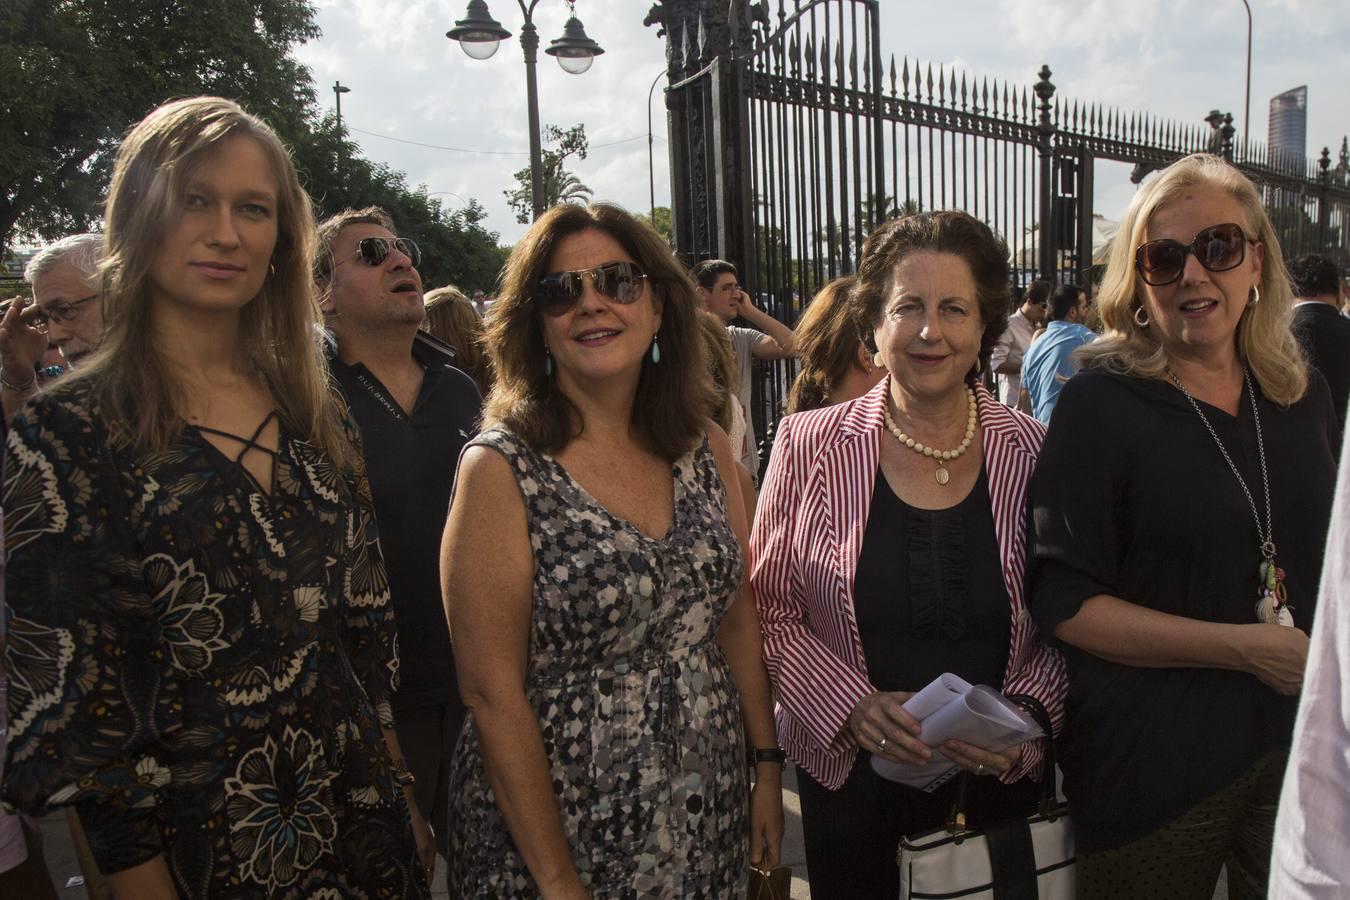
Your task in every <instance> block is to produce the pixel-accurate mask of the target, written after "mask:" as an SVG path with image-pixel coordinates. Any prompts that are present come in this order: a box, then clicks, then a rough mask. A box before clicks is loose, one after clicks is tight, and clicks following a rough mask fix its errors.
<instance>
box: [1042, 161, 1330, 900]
mask: <svg viewBox="0 0 1350 900" xmlns="http://www.w3.org/2000/svg"><path fill="white" fill-rule="evenodd" d="M1100 298H1101V312H1102V319H1103V322H1104V324H1105V333H1104V334H1103V336H1102V337H1101V338H1100V339H1098V340H1097V341H1096V342H1094V343H1092V344H1089V345H1087V346H1086V347H1085V348H1084V350H1083V351H1081V352H1082V353H1083V355H1084V356H1085V358H1086V362H1085V369H1084V371H1082V372H1080V373H1079V374H1077V375H1075V376H1074V377H1073V378H1072V379H1070V380H1069V382H1068V383H1067V384H1066V385H1065V387H1064V391H1063V393H1062V394H1061V395H1060V400H1059V404H1058V406H1057V407H1056V409H1055V415H1054V418H1053V419H1052V421H1051V425H1050V430H1049V433H1048V434H1047V436H1046V439H1045V445H1044V447H1043V448H1042V450H1041V456H1040V461H1039V463H1038V466H1037V471H1036V475H1035V478H1034V479H1033V483H1032V490H1031V494H1032V503H1033V507H1034V514H1035V547H1034V560H1033V564H1032V568H1031V573H1030V580H1031V585H1032V588H1031V608H1032V612H1033V614H1034V615H1035V616H1036V618H1037V621H1038V623H1039V625H1040V627H1041V630H1042V631H1043V632H1045V633H1046V634H1052V635H1054V637H1055V638H1056V639H1058V642H1059V645H1060V646H1061V648H1062V649H1063V651H1064V654H1065V660H1066V662H1067V665H1068V668H1069V676H1070V690H1069V697H1068V701H1067V722H1066V725H1065V730H1064V733H1065V739H1064V747H1063V750H1064V752H1063V753H1062V755H1061V760H1062V764H1063V769H1064V774H1065V781H1064V788H1065V792H1066V793H1067V795H1068V798H1069V801H1070V803H1071V804H1072V805H1073V806H1074V824H1075V828H1076V830H1077V833H1078V872H1079V892H1080V896H1088V897H1109V896H1122V897H1141V896H1168V897H1197V898H1208V897H1210V896H1212V894H1213V891H1214V883H1215V881H1216V879H1217V877H1218V873H1219V869H1220V867H1221V866H1223V865H1225V864H1227V866H1228V885H1229V896H1231V897H1257V896H1265V884H1266V878H1267V875H1268V872H1269V857H1270V837H1271V828H1272V826H1273V823H1274V815H1275V805H1276V803H1277V802H1278V797H1279V789H1280V780H1281V777H1282V774H1283V768H1284V758H1285V752H1286V750H1287V748H1288V746H1289V741H1290V735H1291V728H1292V723H1293V715H1294V710H1295V705H1296V702H1297V695H1298V692H1299V686H1300V683H1301V681H1302V678H1303V666H1304V662H1305V657H1306V653H1307V647H1308V638H1307V634H1306V632H1307V630H1308V629H1309V628H1310V626H1311V624H1312V619H1313V615H1314V603H1315V600H1316V589H1317V583H1318V577H1319V573H1320V570H1321V564H1322V552H1323V543H1324V540H1325V537H1326V528H1327V522H1328V515H1329V507H1330V499H1331V492H1332V487H1333V484H1334V480H1335V463H1334V459H1333V453H1332V448H1331V438H1330V435H1331V434H1332V432H1333V430H1334V428H1335V423H1334V418H1333V414H1332V410H1331V403H1330V400H1329V395H1328V392H1327V388H1326V384H1325V382H1323V381H1322V380H1321V378H1320V377H1319V376H1316V375H1313V376H1311V377H1310V375H1309V373H1308V370H1307V368H1306V366H1305V365H1304V362H1303V358H1302V356H1301V355H1300V354H1299V351H1298V347H1297V345H1296V343H1295V341H1294V338H1293V335H1292V334H1291V333H1290V330H1289V318H1290V307H1291V297H1290V289H1289V282H1288V277H1287V275H1286V273H1285V269H1284V265H1283V263H1282V262H1281V259H1280V249H1279V243H1278V241H1277V239H1276V238H1275V235H1274V233H1273V230H1272V228H1271V225H1270V221H1269V219H1268V218H1267V216H1266V214H1265V211H1264V210H1263V209H1262V207H1261V203H1260V197H1259V195H1258V194H1257V192H1256V189H1255V188H1254V187H1253V186H1252V184H1251V182H1249V181H1248V180H1247V179H1246V178H1245V177H1244V176H1243V175H1242V174H1241V173H1239V172H1238V171H1237V170H1236V169H1234V168H1232V167H1231V166H1229V165H1228V164H1227V163H1225V162H1224V161H1222V160H1220V159H1218V158H1217V157H1213V156H1206V155H1196V156H1191V157H1188V158H1186V159H1184V160H1182V161H1180V162H1178V163H1176V164H1174V165H1173V166H1171V167H1170V168H1168V169H1167V170H1165V171H1164V172H1163V173H1162V174H1161V175H1160V176H1158V178H1157V179H1156V180H1155V181H1153V182H1151V183H1150V184H1148V185H1146V186H1145V187H1144V188H1143V189H1142V190H1141V191H1140V192H1139V193H1138V194H1137V195H1136V196H1135V199H1134V201H1133V202H1132V203H1131V205H1130V208H1129V210H1128V211H1127V212H1126V214H1125V217H1124V220H1123V221H1122V223H1121V229H1120V237H1119V238H1118V242H1117V244H1116V247H1115V249H1114V251H1113V255H1112V257H1111V260H1110V264H1109V266H1108V269H1107V273H1106V278H1105V281H1104V282H1103V284H1102V290H1101V295H1100Z"/></svg>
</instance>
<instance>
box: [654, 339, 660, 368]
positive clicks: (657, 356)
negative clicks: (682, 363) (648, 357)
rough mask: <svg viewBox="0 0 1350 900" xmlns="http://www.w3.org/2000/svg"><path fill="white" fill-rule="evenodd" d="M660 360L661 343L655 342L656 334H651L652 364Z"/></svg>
mask: <svg viewBox="0 0 1350 900" xmlns="http://www.w3.org/2000/svg"><path fill="white" fill-rule="evenodd" d="M660 361H661V345H660V344H658V343H657V342H656V335H652V365H655V364H657V363H659V362H660Z"/></svg>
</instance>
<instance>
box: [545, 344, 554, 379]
mask: <svg viewBox="0 0 1350 900" xmlns="http://www.w3.org/2000/svg"><path fill="white" fill-rule="evenodd" d="M544 374H545V375H547V376H548V377H550V378H552V377H553V354H552V353H550V352H549V351H548V345H547V344H545V345H544Z"/></svg>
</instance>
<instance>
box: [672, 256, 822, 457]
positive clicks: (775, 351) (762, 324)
mask: <svg viewBox="0 0 1350 900" xmlns="http://www.w3.org/2000/svg"><path fill="white" fill-rule="evenodd" d="M693 275H694V281H695V282H697V284H698V295H699V298H700V299H702V300H703V306H704V308H705V309H707V310H708V312H710V313H712V314H713V315H715V316H717V317H718V318H719V319H721V320H722V324H724V325H725V326H726V328H727V337H728V338H730V339H731V349H732V351H733V352H734V353H735V356H736V366H737V368H738V369H739V370H740V375H739V377H740V382H739V384H738V385H737V390H736V399H737V400H738V401H739V402H740V404H741V409H742V410H743V411H744V412H745V446H743V447H737V448H735V449H736V450H737V451H739V453H740V462H741V464H742V465H743V466H745V467H746V469H748V470H749V471H750V476H751V478H752V479H753V480H754V482H755V484H758V483H759V445H758V444H757V443H756V442H755V421H754V417H753V416H752V415H751V414H750V385H751V366H752V365H753V360H756V359H764V360H773V359H789V358H791V357H792V356H793V355H794V354H795V353H796V352H797V341H796V338H795V337H793V334H792V329H791V328H789V327H788V326H786V325H784V324H783V323H782V322H780V321H778V320H777V319H775V318H774V317H773V316H771V315H769V314H768V313H766V312H765V311H764V310H762V309H760V308H759V307H757V306H755V304H754V301H753V300H751V299H750V295H749V294H747V293H746V292H745V291H743V290H741V285H740V283H739V280H738V278H737V275H736V267H735V266H734V265H732V264H731V263H729V262H727V261H726V260H724V259H705V260H704V261H703V262H701V263H699V264H698V265H696V266H694V272H693ZM738 316H739V317H740V318H743V319H745V321H747V322H749V323H750V324H751V325H752V326H753V327H752V328H742V327H740V326H738V325H732V324H731V323H732V321H733V320H735V319H736V318H737V317H738Z"/></svg>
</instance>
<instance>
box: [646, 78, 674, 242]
mask: <svg viewBox="0 0 1350 900" xmlns="http://www.w3.org/2000/svg"><path fill="white" fill-rule="evenodd" d="M668 75H669V73H668V72H667V71H666V70H665V69H662V70H661V71H660V72H658V73H657V74H656V77H655V78H653V79H652V86H651V87H649V88H647V187H648V189H649V190H650V191H651V195H650V199H651V216H652V227H653V228H655V227H656V162H655V159H656V157H655V156H654V155H653V154H652V92H653V91H655V90H656V85H657V82H659V81H660V80H661V79H662V78H665V77H667V76H668Z"/></svg>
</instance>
